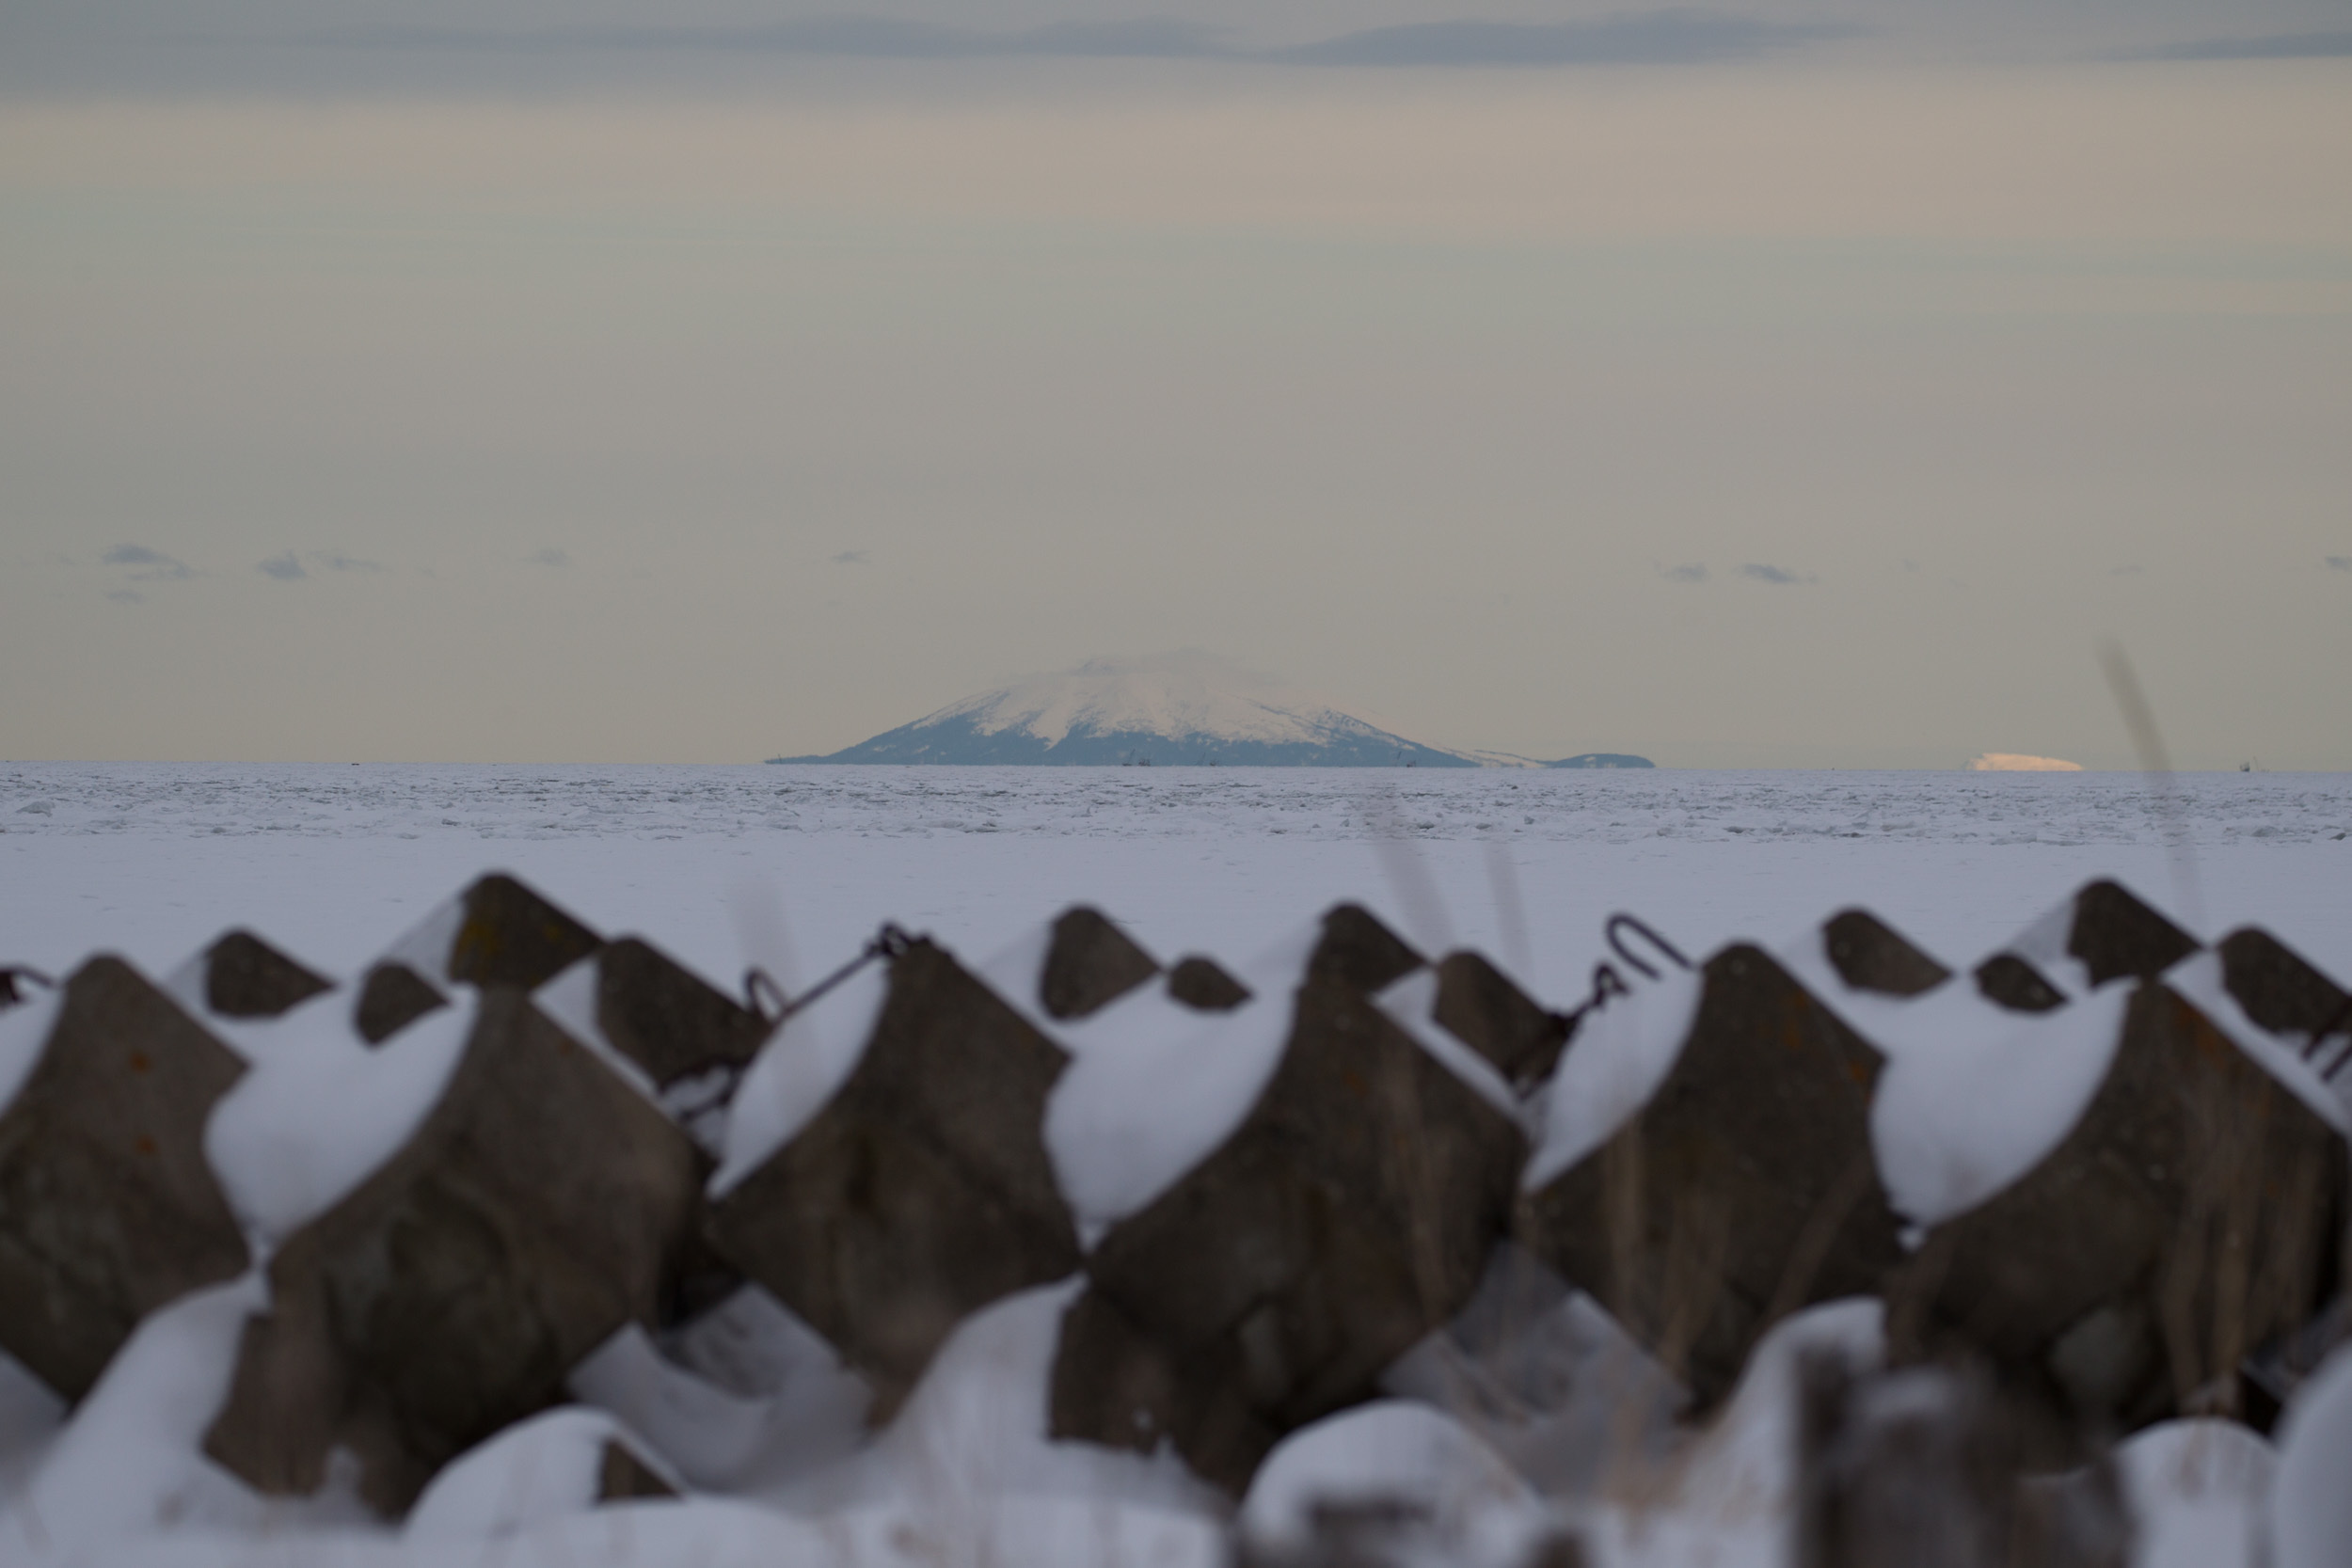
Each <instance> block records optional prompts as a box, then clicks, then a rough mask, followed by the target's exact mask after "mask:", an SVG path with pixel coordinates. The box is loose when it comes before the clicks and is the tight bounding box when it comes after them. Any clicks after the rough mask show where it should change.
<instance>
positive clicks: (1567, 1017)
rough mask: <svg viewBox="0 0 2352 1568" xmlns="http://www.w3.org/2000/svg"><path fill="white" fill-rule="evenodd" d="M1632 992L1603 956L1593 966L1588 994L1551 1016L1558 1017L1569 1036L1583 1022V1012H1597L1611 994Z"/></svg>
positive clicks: (1625, 994)
mask: <svg viewBox="0 0 2352 1568" xmlns="http://www.w3.org/2000/svg"><path fill="white" fill-rule="evenodd" d="M1632 994H1633V988H1632V987H1631V986H1629V985H1627V984H1626V983H1625V976H1624V975H1622V974H1618V973H1617V971H1616V967H1615V966H1614V965H1613V964H1611V963H1610V962H1609V960H1608V959H1606V958H1604V959H1602V960H1601V961H1600V962H1598V963H1597V964H1595V965H1594V966H1593V989H1592V991H1591V993H1590V994H1588V995H1587V996H1586V997H1585V998H1584V1000H1583V1001H1582V1002H1581V1003H1580V1004H1579V1005H1578V1006H1575V1007H1573V1008H1571V1009H1569V1010H1568V1011H1567V1012H1565V1013H1554V1014H1553V1015H1552V1016H1553V1017H1554V1018H1556V1019H1558V1020H1559V1021H1560V1022H1561V1023H1563V1024H1564V1025H1565V1026H1566V1029H1567V1032H1568V1034H1569V1036H1571V1037H1573V1036H1574V1035H1575V1034H1576V1031H1577V1029H1578V1027H1579V1026H1580V1025H1581V1024H1582V1023H1583V1022H1584V1015H1585V1014H1587V1013H1593V1012H1598V1011H1599V1010H1600V1009H1601V1008H1602V1007H1604V1006H1608V1004H1609V999H1610V998H1611V997H1613V996H1630V995H1632Z"/></svg>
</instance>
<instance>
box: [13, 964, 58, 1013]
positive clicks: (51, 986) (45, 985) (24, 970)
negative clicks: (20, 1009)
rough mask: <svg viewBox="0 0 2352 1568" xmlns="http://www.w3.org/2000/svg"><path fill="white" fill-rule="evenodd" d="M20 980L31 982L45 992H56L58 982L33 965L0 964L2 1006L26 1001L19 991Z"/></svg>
mask: <svg viewBox="0 0 2352 1568" xmlns="http://www.w3.org/2000/svg"><path fill="white" fill-rule="evenodd" d="M19 980H30V981H32V982H33V984H35V985H37V986H39V987H40V989H41V990H56V989H57V982H56V981H55V980H53V979H51V978H50V977H49V976H48V975H46V974H42V973H41V972H40V970H38V969H35V968H34V967H33V966H32V965H31V964H0V1006H14V1005H15V1004H17V1003H19V1002H22V1001H24V992H23V991H21V990H18V989H17V985H16V983H17V982H18V981H19Z"/></svg>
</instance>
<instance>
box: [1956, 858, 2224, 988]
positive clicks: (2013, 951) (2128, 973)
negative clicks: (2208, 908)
mask: <svg viewBox="0 0 2352 1568" xmlns="http://www.w3.org/2000/svg"><path fill="white" fill-rule="evenodd" d="M2197 947H2198V942H2197V939H2196V938H2195V937H2192V936H2190V935H2189V934H2188V933H2187V932H2185V931H2184V930H2182V929H2181V928H2180V927H2177V926H2175V925H2173V924H2172V922H2170V921H2169V920H2167V919H2166V918H2165V917H2164V916H2163V915H2161V914H2159V913H2157V912H2156V911H2155V910H2153V909H2152V908H2150V907H2149V906H2148V905H2147V904H2145V903H2142V902H2141V901H2140V900H2139V899H2138V898H2137V897H2136V896H2134V895H2132V894H2131V893H2130V892H2128V891H2126V890H2125V889H2124V888H2123V886H2122V884H2121V883H2118V882H2111V881H2107V880H2105V879H2101V880H2099V881H2094V882H2089V883H2086V884H2084V886H2083V888H2082V889H2081V891H2079V892H2077V893H2076V894H2075V895H2074V897H2072V898H2070V899H2068V900H2067V901H2066V902H2065V903H2063V904H2060V905H2059V906H2058V908H2056V909H2054V910H2052V911H2050V912H2049V913H2047V914H2045V915H2043V916H2042V918H2041V919H2040V920H2037V921H2035V922H2034V923H2033V924H2032V925H2031V926H2028V927H2026V929H2025V930H2023V931H2021V932H2020V933H2018V936H2017V939H2016V940H2015V941H2014V942H2010V945H2009V946H2008V947H2006V948H2004V949H2003V950H2002V951H2000V952H1998V953H1995V954H1994V955H1993V956H1992V957H1991V958H1987V959H1986V960H1985V961H1984V962H1983V963H1981V964H1979V965H1978V966H1977V972H1976V981H1977V987H1978V989H1979V990H1981V991H1982V992H1983V993H1984V994H1985V995H1986V996H1987V997H1989V998H1991V999H1992V1000H1993V1001H1994V1002H1997V1003H1999V1004H2000V1005H2001V1006H2005V1007H2009V1008H2011V1009H2013V1010H2015V1011H2020V1012H2045V1011H2047V1010H2049V1009H2050V1008H2053V1007H2057V1006H2060V1005H2062V1004H2063V1003H2065V1002H2066V1001H2068V1000H2070V999H2072V998H2074V997H2077V996H2082V995H2085V994H2087V993H2089V992H2090V991H2092V990H2097V989H2098V988H2099V987H2101V986H2103V985H2106V983H2107V982H2108V981H2110V980H2119V979H2127V978H2129V979H2142V980H2145V979H2153V977H2154V976H2156V975H2158V974H2163V973H2164V972H2165V971H2166V970H2168V969H2169V968H2171V967H2172V966H2173V965H2174V964H2176V963H2178V962H2179V961H2180V960H2181V959H2183V958H2186V957H2188V955H2189V954H2191V953H2193V952H2195V951H2196V950H2197Z"/></svg>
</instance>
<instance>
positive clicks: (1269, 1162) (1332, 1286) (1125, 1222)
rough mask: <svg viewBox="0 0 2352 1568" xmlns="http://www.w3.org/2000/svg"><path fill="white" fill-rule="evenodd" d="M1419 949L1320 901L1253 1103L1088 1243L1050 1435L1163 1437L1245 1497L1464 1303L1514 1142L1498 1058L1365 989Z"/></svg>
mask: <svg viewBox="0 0 2352 1568" xmlns="http://www.w3.org/2000/svg"><path fill="white" fill-rule="evenodd" d="M1419 967H1420V959H1419V958H1418V956H1417V955H1416V954H1414V953H1413V952H1412V950H1411V949H1410V948H1408V947H1407V946H1406V944H1405V943H1404V942H1401V941H1399V940H1398V939H1397V938H1396V937H1395V935H1394V934H1393V933H1391V932H1390V931H1389V930H1388V929H1387V928H1386V927H1382V926H1381V925H1380V924H1379V923H1378V922H1377V921H1375V920H1374V919H1373V917H1372V916H1371V915H1369V914H1367V913H1366V912H1365V911H1362V910H1360V909H1358V908H1356V907H1355V906H1352V905H1343V906H1341V907H1340V908H1338V909H1335V910H1334V911H1331V912H1330V913H1329V914H1328V915H1327V916H1326V917H1325V919H1324V921H1323V924H1322V929H1321V934H1320V939H1319V940H1318V941H1317V942H1315V944H1314V946H1313V947H1312V949H1311V951H1310V952H1309V953H1308V955H1307V959H1306V963H1305V973H1304V975H1303V976H1302V978H1301V980H1300V982H1299V983H1298V985H1297V987H1296V990H1295V994H1294V996H1293V997H1292V998H1290V999H1289V1004H1290V1006H1289V1013H1288V1026H1287V1030H1286V1031H1285V1033H1284V1034H1283V1035H1282V1037H1281V1039H1280V1044H1279V1059H1277V1060H1276V1061H1275V1062H1274V1063H1273V1065H1272V1069H1271V1075H1270V1077H1268V1078H1267V1079H1266V1081H1265V1083H1264V1085H1263V1089H1262V1090H1261V1091H1260V1092H1259V1093H1258V1095H1257V1097H1256V1099H1255V1101H1254V1102H1252V1103H1250V1104H1249V1106H1248V1111H1247V1114H1246V1115H1245V1116H1244V1117H1242V1119H1241V1120H1240V1121H1239V1123H1238V1125H1236V1126H1234V1127H1232V1130H1231V1131H1230V1132H1228V1133H1227V1134H1226V1135H1225V1136H1224V1137H1223V1138H1222V1140H1221V1141H1220V1142H1218V1143H1216V1145H1215V1147H1214V1148H1212V1149H1211V1150H1210V1151H1209V1152H1208V1153H1207V1154H1206V1155H1205V1157H1203V1158H1201V1159H1200V1160H1199V1162H1198V1163H1197V1164H1194V1165H1192V1167H1191V1168H1190V1169H1189V1170H1187V1171H1185V1172H1184V1174H1183V1175H1182V1176H1181V1177H1180V1178H1178V1179H1177V1180H1175V1181H1174V1182H1173V1184H1172V1185H1169V1186H1168V1187H1167V1188H1166V1189H1165V1190H1164V1191H1162V1192H1161V1193H1159V1194H1158V1196H1155V1197H1153V1198H1152V1200H1151V1201H1150V1202H1149V1203H1148V1204H1146V1205H1145V1206H1144V1207H1142V1208H1141V1209H1140V1210H1139V1211H1138V1212H1134V1213H1132V1214H1129V1215H1127V1216H1126V1217H1124V1218H1122V1219H1120V1221H1119V1222H1118V1223H1117V1224H1115V1225H1113V1226H1111V1227H1110V1228H1109V1229H1108V1231H1107V1232H1106V1233H1105V1234H1104V1236H1103V1238H1102V1240H1101V1241H1100V1243H1098V1244H1097V1245H1096V1247H1095V1248H1094V1250H1093V1252H1092V1254H1091V1255H1090V1256H1089V1259H1087V1271H1088V1275H1089V1280H1090V1283H1089V1289H1088V1290H1087V1291H1086V1292H1085V1294H1083V1295H1082V1296H1080V1297H1079V1299H1078V1300H1077V1302H1076V1303H1075V1304H1074V1305H1073V1307H1071V1309H1070V1311H1069V1313H1068V1314H1067V1315H1066V1317H1065V1318H1064V1320H1063V1325H1062V1337H1061V1342H1060V1346H1059V1350H1058V1353H1057V1359H1056V1362H1055V1367H1054V1373H1053V1388H1052V1405H1051V1412H1052V1418H1051V1426H1052V1431H1053V1433H1054V1434H1055V1435H1056V1436H1057V1437H1078V1438H1084V1439H1087V1440H1089V1441H1092V1442H1096V1443H1102V1444H1106V1445H1111V1446H1116V1447H1125V1448H1134V1449H1141V1450H1145V1451H1149V1450H1151V1449H1154V1448H1156V1447H1158V1446H1159V1445H1160V1444H1161V1443H1162V1442H1163V1441H1168V1440H1172V1441H1173V1442H1174V1444H1175V1446H1176V1448H1177V1449H1178V1451H1179V1452H1181V1453H1182V1454H1183V1455H1184V1459H1185V1460H1186V1462H1187V1463H1188V1464H1190V1465H1191V1466H1192V1467H1193V1469H1194V1470H1195V1471H1196V1472H1198V1473H1199V1474H1200V1475H1201V1476H1203V1477H1205V1478H1207V1479H1208V1480H1210V1481H1215V1482H1216V1483H1218V1484H1220V1485H1222V1486H1225V1487H1227V1488H1229V1489H1231V1490H1232V1491H1233V1492H1235V1493H1239V1492H1240V1491H1242V1490H1243V1489H1244V1488H1245V1487H1246V1486H1247V1484H1248V1479H1249V1476H1250V1474H1251V1473H1252V1471H1254V1470H1255V1468H1256V1466H1257V1465H1258V1462H1259V1460H1260V1459H1261V1458H1262V1457H1263V1455H1264V1453H1265V1452H1266V1450H1267V1449H1269V1448H1270V1447H1271V1446H1272V1445H1273V1443H1274V1442H1275V1441H1276V1439H1278V1438H1279V1437H1280V1436H1281V1435H1282V1434H1283V1433H1286V1432H1288V1431H1291V1430H1292V1429H1294V1428H1295V1427H1297V1426H1299V1425H1302V1424H1304V1423H1306V1422H1308V1421H1311V1420H1313V1419H1315V1418H1318V1417H1321V1416H1324V1415H1327V1414H1328V1413H1330V1412H1331V1411H1333V1410H1336V1409H1339V1408H1342V1407H1343V1406H1345V1405H1348V1404H1352V1403H1355V1402H1359V1401H1360V1400H1363V1399H1365V1398H1367V1397H1369V1396H1370V1395H1371V1394H1372V1393H1373V1392H1374V1391H1375V1387H1376V1384H1377V1379H1378V1377H1379V1374H1380V1371H1381V1370H1382V1369H1383V1368H1385V1367H1386V1366H1387V1365H1388V1364H1389V1363H1390V1362H1391V1361H1393V1360H1394V1359H1395V1358H1396V1357H1397V1356H1398V1355H1400V1354H1403V1353H1404V1352H1405V1351H1406V1349H1407V1348H1409V1347H1410V1346H1411V1345H1412V1344H1413V1343H1414V1342H1415V1341H1417V1340H1419V1339H1420V1338H1422V1336H1423V1335H1425V1334H1427V1333H1428V1332H1429V1331H1430V1330H1431V1329H1432V1328H1434V1327H1436V1326H1438V1324H1440V1323H1444V1322H1445V1321H1446V1320H1447V1319H1449V1318H1450V1317H1452V1316H1453V1315H1454V1313H1455V1312H1456V1311H1458V1310H1459V1309H1460V1308H1461V1307H1462V1305H1463V1304H1464V1303H1465V1302H1467V1301H1468V1300H1469V1299H1470V1295H1471V1293H1472V1292H1473V1291H1475V1290H1476V1288H1477V1285H1478V1282H1479V1278H1480V1275H1481V1273H1482V1271H1483V1268H1484V1266H1485V1262H1486V1255H1487V1252H1488V1251H1489V1249H1490V1248H1491V1247H1492V1245H1493V1244H1494V1243H1495V1241H1496V1240H1497V1238H1499V1237H1500V1235H1501V1234H1502V1230H1503V1227H1504V1226H1505V1224H1506V1222H1507V1220H1508V1217H1509V1212H1510V1202H1511V1195H1512V1190H1513V1185H1514V1182H1515V1180H1516V1178H1517V1175H1518V1167H1519V1164H1520V1163H1521V1161H1522V1160H1523V1159H1524V1157H1525V1140H1524V1137H1523V1134H1522V1133H1521V1132H1520V1131H1519V1128H1518V1124H1517V1121H1516V1119H1515V1116H1514V1107H1513V1104H1512V1101H1511V1097H1510V1094H1509V1091H1508V1089H1507V1087H1505V1085H1503V1084H1502V1081H1501V1079H1500V1078H1499V1077H1498V1076H1497V1075H1496V1074H1494V1073H1493V1072H1492V1071H1491V1069H1487V1068H1486V1065H1485V1064H1484V1063H1482V1062H1480V1061H1478V1059H1477V1058H1476V1057H1475V1056H1473V1055H1471V1053H1470V1052H1468V1051H1467V1050H1465V1049H1463V1048H1462V1047H1461V1046H1459V1045H1458V1044H1457V1045H1455V1046H1454V1047H1453V1051H1454V1061H1453V1062H1452V1063H1451V1064H1449V1063H1448V1062H1445V1061H1441V1060H1440V1059H1439V1057H1438V1055H1436V1054H1433V1053H1432V1052H1431V1051H1430V1050H1428V1049H1426V1048H1424V1046H1423V1045H1422V1043H1421V1042H1420V1041H1418V1040H1417V1039H1416V1038H1415V1037H1414V1036H1413V1035H1412V1034H1410V1033H1408V1032H1407V1030H1406V1028H1404V1027H1402V1026H1401V1025H1400V1024H1399V1023H1398V1022H1397V1021H1396V1020H1394V1019H1392V1018H1391V1017H1390V1016H1389V1015H1388V1014H1387V1013H1385V1012H1383V1011H1382V1009H1381V1007H1380V1006H1377V1005H1376V1004H1375V1002H1374V1000H1373V998H1372V996H1371V994H1369V993H1370V992H1372V991H1374V990H1379V989H1381V988H1384V987H1386V986H1388V985H1389V984H1390V983H1391V982H1393V981H1396V980H1398V979H1400V978H1401V977H1403V976H1405V975H1406V974H1409V973H1410V972H1412V971H1413V970H1415V969H1418V968H1419ZM1283 1003H1284V999H1283V998H1282V997H1279V996H1267V997H1264V998H1263V999H1262V1000H1261V1001H1259V1002H1258V1003H1256V1004H1254V1005H1253V1010H1252V1011H1251V1012H1250V1013H1247V1014H1243V1015H1237V1016H1238V1017H1239V1018H1241V1019H1243V1020H1246V1021H1248V1026H1250V1027H1258V1026H1260V1025H1259V1024H1258V1023H1257V1022H1255V1021H1256V1013H1255V1011H1254V1008H1263V1007H1267V1006H1272V1007H1277V1008H1279V1007H1281V1006H1283ZM1201 1046H1202V1049H1204V1050H1206V1051H1210V1052H1214V1051H1216V1048H1217V1040H1216V1034H1215V1033H1214V1031H1213V1032H1212V1033H1211V1034H1209V1035H1208V1036H1207V1037H1204V1038H1203V1040H1202V1042H1201Z"/></svg>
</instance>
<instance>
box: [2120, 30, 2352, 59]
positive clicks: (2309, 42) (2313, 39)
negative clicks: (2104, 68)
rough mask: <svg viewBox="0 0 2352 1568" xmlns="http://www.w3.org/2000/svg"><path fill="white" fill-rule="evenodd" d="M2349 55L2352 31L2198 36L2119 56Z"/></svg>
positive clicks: (2304, 57) (2208, 57)
mask: <svg viewBox="0 0 2352 1568" xmlns="http://www.w3.org/2000/svg"><path fill="white" fill-rule="evenodd" d="M2345 55H2352V32H2347V33H2278V34H2273V35H2271V36H2269V37H2267V38H2222V39H2200V40H2197V41H2195V42H2193V43H2175V44H2170V45H2168V46H2166V47H2164V48H2161V49H2149V50H2142V51H2140V52H2138V53H2136V54H2131V55H2123V56H2122V58H2124V59H2132V60H2328V59H2340V58H2342V57H2344V56H2345Z"/></svg>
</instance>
